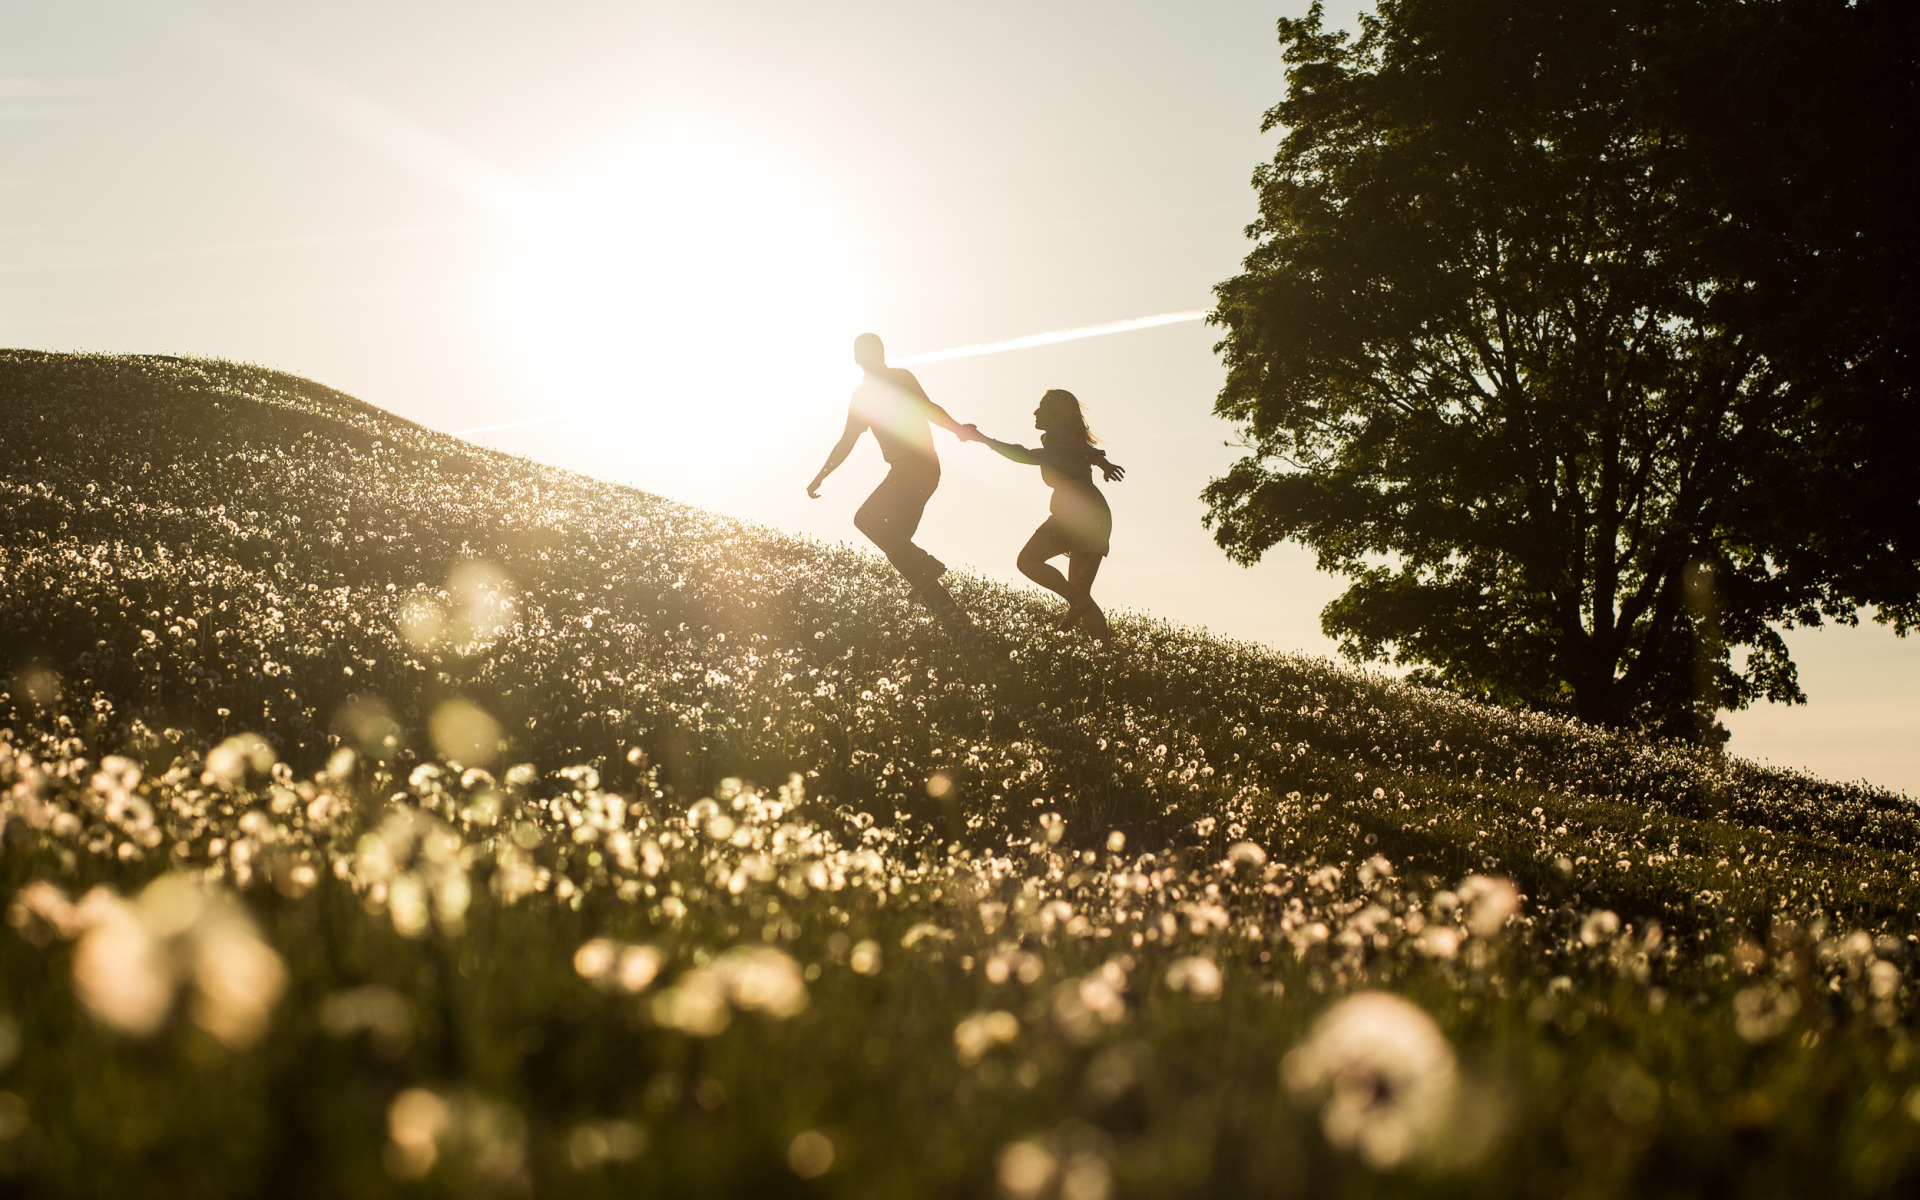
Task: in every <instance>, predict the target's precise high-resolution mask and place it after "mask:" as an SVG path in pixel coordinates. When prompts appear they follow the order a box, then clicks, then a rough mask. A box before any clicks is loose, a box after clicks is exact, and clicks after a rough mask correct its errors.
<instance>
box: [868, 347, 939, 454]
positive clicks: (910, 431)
mask: <svg viewBox="0 0 1920 1200" xmlns="http://www.w3.org/2000/svg"><path fill="white" fill-rule="evenodd" d="M851 412H852V414H853V416H855V417H857V418H859V419H860V420H862V421H865V422H866V424H867V428H869V429H871V430H873V440H874V441H876V442H879V443H880V455H881V457H883V458H885V459H886V460H887V463H888V465H889V466H894V467H908V468H920V469H928V468H931V469H933V470H936V471H937V470H939V469H940V456H939V455H938V454H936V453H935V452H934V448H933V426H932V425H931V424H930V421H931V419H932V416H933V401H931V400H929V399H928V398H927V394H926V392H924V391H922V390H921V388H920V381H919V380H917V379H915V378H914V377H913V372H911V371H908V370H906V369H905V368H903V367H882V368H881V369H879V370H877V371H868V372H867V377H866V378H865V379H864V380H862V381H861V383H860V386H859V387H857V388H855V389H854V390H853V405H852V408H851Z"/></svg>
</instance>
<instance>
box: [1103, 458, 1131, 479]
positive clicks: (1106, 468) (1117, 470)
mask: <svg viewBox="0 0 1920 1200" xmlns="http://www.w3.org/2000/svg"><path fill="white" fill-rule="evenodd" d="M1100 474H1102V475H1104V476H1106V480H1107V482H1108V483H1119V482H1120V481H1121V480H1122V479H1125V478H1126V477H1127V469H1126V468H1125V467H1123V466H1121V465H1119V464H1118V463H1110V462H1103V463H1101V464H1100Z"/></svg>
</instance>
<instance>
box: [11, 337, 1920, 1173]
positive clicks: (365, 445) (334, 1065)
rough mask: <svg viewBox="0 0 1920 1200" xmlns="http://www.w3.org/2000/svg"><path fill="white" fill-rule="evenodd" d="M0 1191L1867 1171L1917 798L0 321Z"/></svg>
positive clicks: (1893, 1054) (1897, 1007)
mask: <svg viewBox="0 0 1920 1200" xmlns="http://www.w3.org/2000/svg"><path fill="white" fill-rule="evenodd" d="M0 488H4V490H5V497H6V498H5V503H4V505H3V506H0V671H4V672H5V673H6V674H5V677H4V679H3V680H0V688H3V690H0V730H4V732H3V733H0V906H4V908H5V913H6V923H5V925H4V927H0V1172H4V1174H0V1188H4V1189H7V1190H21V1191H26V1192H31V1193H35V1194H49V1195H67V1194H76V1195H77V1194H89V1195H91V1194H105V1193H112V1194H115V1195H118V1196H143V1195H156V1196H157V1195H167V1196H173V1195H182V1194H192V1195H201V1196H217V1195H263V1194H273V1195H304V1194H311V1195H316V1196H319V1195H327V1196H333V1195H343V1194H347V1195H365V1196H376V1195H394V1196H402V1195H436V1194H446V1195H462V1196H467V1195H503V1196H523V1195H566V1196H574V1195H583V1196H592V1195H615V1194H621V1195H627V1194H635V1193H639V1194H662V1195H665V1194H690V1195H755V1196H759V1195H796V1196H811V1195H819V1196H828V1195H834V1196H874V1197H881V1196H887V1197H892V1196H903V1195H911V1196H994V1195H1004V1196H1012V1197H1035V1198H1037V1197H1058V1198H1060V1200H1103V1198H1106V1197H1124V1196H1164V1195H1204V1194H1219V1195H1235V1196H1322V1195H1329V1194H1332V1195H1353V1196H1373V1195H1443V1196H1445V1195H1461V1196H1466V1195H1472V1196H1476V1197H1484V1196H1548V1195H1551V1196H1562V1195H1573V1196H1616V1195H1617V1196H1645V1195H1674V1196H1683V1195H1700V1194H1715V1195H1752V1196H1801V1195H1806V1194H1808V1193H1809V1192H1811V1191H1813V1190H1815V1189H1819V1190H1821V1191H1822V1192H1825V1193H1829V1194H1837V1195H1903V1194H1911V1193H1912V1192H1913V1191H1915V1190H1916V1188H1920V1055H1916V1053H1915V1048H1914V1046H1913V1040H1914V1035H1915V1032H1916V1012H1917V1011H1920V940H1917V938H1916V935H1920V925H1917V924H1916V921H1915V918H1914V912H1915V902H1916V899H1920V857H1916V849H1920V810H1916V808H1915V805H1914V804H1913V802H1912V801H1911V800H1909V799H1908V798H1906V797H1904V796H1900V795H1894V794H1889V793H1886V792H1881V791H1876V790H1873V789H1871V788H1868V787H1865V786H1860V785H1839V784H1833V783H1828V782H1824V781H1820V780H1816V779H1812V778H1808V777H1804V776H1800V775H1795V774H1791V773H1783V772H1778V771H1771V770H1762V769H1759V768H1756V767H1754V766H1752V765H1750V764H1746V763H1742V762H1740V761H1738V760H1734V759H1726V758H1721V757H1718V756H1715V755H1712V754H1709V753H1707V752H1704V751H1699V750H1695V749H1689V748H1685V747H1676V746H1671V745H1649V744H1644V743H1639V742H1635V741H1632V740H1630V739H1626V738H1622V737H1619V736H1616V735H1612V734H1606V733H1601V732H1598V731H1595V730H1592V729H1588V728H1584V727H1581V726H1578V725H1575V724H1573V723H1570V722H1567V721H1564V720H1561V719H1558V718H1551V717H1546V716H1541V715H1538V714H1514V713H1507V712H1502V711H1499V710H1495V709H1489V708H1485V707H1482V706H1478V705H1475V704H1472V703H1469V702H1467V701H1463V700H1461V699H1458V698H1456V697H1451V696H1448V695H1445V694H1442V693H1439V692H1434V691H1428V690H1421V689H1417V688H1412V687H1408V686H1403V685H1401V684H1398V683H1395V682H1393V681H1390V680H1386V679H1383V678H1379V677H1376V676H1370V675H1367V674H1364V673H1359V672H1354V671H1351V670H1348V669H1346V668H1343V667H1339V666H1336V665H1334V664H1330V663H1328V662H1325V661H1323V660H1318V659H1311V658H1306V657H1297V656H1287V655H1282V654H1276V653H1273V652H1271V651H1268V650H1264V649H1261V648H1258V647H1251V646H1245V645H1238V644H1233V643H1229V642H1223V641H1219V640H1216V639H1211V638H1208V637H1205V636H1202V635H1199V634H1196V633H1194V632H1191V631H1187V630H1183V629H1180V628H1177V627H1173V626H1169V625H1166V624H1164V623H1160V622H1155V621H1152V620H1149V619H1145V618H1142V617H1126V616H1124V615H1121V616H1118V617H1117V619H1116V621H1115V627H1116V630H1117V634H1118V637H1117V644H1116V645H1115V646H1113V647H1110V648H1105V649H1103V648H1100V647H1098V646H1096V645H1094V644H1092V643H1090V642H1088V641H1086V640H1084V639H1081V638H1077V637H1073V636H1067V635H1058V634H1054V633H1052V632H1051V631H1050V630H1049V628H1048V623H1047V622H1046V620H1045V619H1044V618H1045V616H1046V614H1047V612H1048V610H1047V608H1046V607H1045V606H1044V605H1043V604H1041V602H1039V601H1038V600H1036V599H1035V598H1033V597H1031V596H1029V595H1027V594H1024V593H1020V592H1016V591H1013V590H1010V589H1006V588H1002V587H999V586H997V585H990V584H987V583H984V582H981V581H978V580H971V579H967V578H960V579H958V580H955V581H953V584H952V586H953V591H954V593H955V596H956V599H958V600H959V602H960V603H961V605H962V606H963V607H965V608H966V609H967V610H968V611H969V612H970V613H972V614H973V616H974V619H975V621H976V624H977V625H978V626H979V627H980V629H981V633H980V634H979V636H978V637H976V638H969V639H966V640H964V641H962V640H956V639H955V638H954V637H952V636H950V635H949V634H948V633H947V632H945V631H944V630H943V629H942V628H941V627H940V626H939V625H938V624H937V623H936V622H935V621H934V620H933V619H932V617H931V616H930V615H929V614H928V613H927V612H926V611H925V610H924V609H919V608H916V607H914V606H913V605H912V604H911V603H910V601H909V600H908V597H907V594H906V589H905V587H904V586H903V585H902V584H900V583H899V581H898V579H897V578H896V577H895V576H894V575H893V574H892V573H891V571H890V569H889V568H888V567H887V566H886V565H885V563H884V562H883V561H882V560H880V559H878V558H877V557H875V556H872V555H868V554H865V553H860V552H857V551H854V550H851V549H847V548H834V547H823V546H820V545H817V544H814V543H810V542H806V541H802V540H798V539H793V538H788V537H784V536H782V535H778V534H774V533H770V532H767V531H764V530H758V529H755V528H752V527H749V526H744V525H741V524H738V523H735V522H732V521H728V520H725V519H722V518H719V517H715V516H713V515H710V514H706V513H702V512H699V511H697V510H693V509H689V508H686V507H683V506H680V505H676V504H673V503H671V502H668V501H665V500H661V499H657V498H654V497H650V496H647V495H644V494H642V493H638V492H635V491H631V490H628V489H623V488H618V487H613V486H611V485H605V484H600V483H597V482H595V481H592V480H588V479H584V478H581V477H578V476H573V475H569V474H567V473H565V472H561V471H557V470H552V469H548V468H543V467H539V466H537V465H534V464H530V463H527V462H525V461H522V460H517V459H513V458H510V457H507V456H504V455H500V454H496V453H493V452H490V451H486V450H482V449H479V448H476V447H473V446H470V445H467V444H464V443H461V442H458V441H456V440H454V439H452V438H449V437H446V436H443V435H439V434H435V433H432V432H430V431H426V430H423V429H420V428H418V427H416V426H413V425H410V424H408V423H406V422H404V421H400V420H398V419H396V418H393V417H391V416H389V415H387V414H384V413H382V412H380V411H378V410H376V409H372V408H370V407H368V406H365V405H363V404H360V403H358V402H357V401H354V400H352V399H350V398H348V397H345V396H342V395H340V394H338V393H334V392H330V391H328V390H327V389H325V388H322V387H319V386H317V385H314V384H311V383H308V382H306V381H302V380H297V379H294V378H291V377H289V376H285V375H280V374H276V373H274V372H269V371H265V370H261V369H257V368H251V367H244V366H236V365H233V364H226V363H215V362H199V361H182V360H174V359H162V358H127V357H107V356H61V355H47V354H38V353H30V352H24V351H9V352H0Z"/></svg>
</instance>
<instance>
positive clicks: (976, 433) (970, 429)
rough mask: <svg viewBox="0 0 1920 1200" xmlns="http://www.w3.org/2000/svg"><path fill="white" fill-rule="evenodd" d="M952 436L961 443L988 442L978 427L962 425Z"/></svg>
mask: <svg viewBox="0 0 1920 1200" xmlns="http://www.w3.org/2000/svg"><path fill="white" fill-rule="evenodd" d="M953 436H955V437H957V438H959V439H960V440H961V441H963V442H984V441H987V440H989V439H988V438H987V435H986V434H984V433H981V432H980V427H979V426H978V425H962V426H960V428H958V429H956V430H954V431H953Z"/></svg>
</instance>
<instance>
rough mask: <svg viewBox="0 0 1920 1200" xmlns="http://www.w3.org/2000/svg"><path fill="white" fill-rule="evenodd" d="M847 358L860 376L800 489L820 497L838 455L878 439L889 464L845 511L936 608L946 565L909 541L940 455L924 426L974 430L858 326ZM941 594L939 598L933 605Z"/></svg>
mask: <svg viewBox="0 0 1920 1200" xmlns="http://www.w3.org/2000/svg"><path fill="white" fill-rule="evenodd" d="M853 361H854V362H856V363H858V364H860V369H861V370H862V371H864V372H866V377H865V378H864V379H862V380H861V381H860V386H859V387H857V388H855V389H854V392H853V402H852V403H851V404H850V405H849V406H848V408H847V427H846V430H845V431H844V432H843V433H841V435H840V440H839V441H838V442H836V443H835V444H834V447H833V449H832V450H831V451H830V452H828V454H827V461H826V462H825V463H824V464H823V465H822V466H821V468H820V473H819V474H818V475H815V476H814V477H813V482H812V483H810V484H808V485H807V495H808V496H809V497H811V498H812V499H815V500H818V499H819V498H820V485H821V484H822V483H824V482H825V481H826V478H827V476H829V475H831V474H833V472H834V470H835V468H837V467H839V465H840V464H841V463H843V462H845V461H846V458H847V455H848V454H850V453H852V451H853V446H854V443H855V442H857V441H859V440H860V435H861V434H862V433H865V432H866V431H867V430H869V429H871V430H872V431H873V440H874V441H876V442H878V443H880V454H881V457H883V458H885V459H886V460H887V466H888V467H889V468H891V469H890V470H888V472H887V477H886V478H885V479H883V480H881V481H880V486H879V487H877V488H875V489H873V495H871V496H868V497H867V502H866V503H865V504H862V505H861V506H860V509H859V511H858V512H856V513H854V514H853V524H854V527H855V528H856V529H858V530H859V531H860V532H861V533H864V534H866V535H867V537H868V538H869V539H871V540H872V542H873V544H874V545H876V546H878V547H880V551H881V553H883V554H885V555H886V556H887V561H888V562H891V563H892V564H893V565H894V569H896V570H898V571H899V572H900V574H902V575H904V576H906V579H907V582H908V583H909V584H911V585H912V586H913V589H914V591H915V592H917V593H919V594H920V595H921V596H922V597H923V598H925V599H926V600H927V601H928V602H929V603H930V604H934V605H935V606H936V607H943V608H944V607H947V606H951V605H952V603H953V600H952V598H951V597H949V596H947V594H946V589H945V588H943V587H941V586H940V584H939V579H940V576H942V575H944V574H946V570H947V568H946V565H945V564H943V563H942V562H941V561H940V560H939V559H937V558H935V557H934V556H933V555H931V554H928V553H927V552H926V551H925V550H922V549H921V548H920V547H918V546H916V545H914V544H913V535H914V531H915V530H917V529H919V528H920V517H921V514H922V513H924V512H925V511H926V507H927V501H928V500H929V499H931V498H932V496H933V491H934V489H935V488H937V487H939V486H940V456H939V455H938V454H936V453H935V452H934V449H933V429H932V426H933V425H938V426H940V428H942V429H945V430H946V431H948V432H949V433H952V434H953V435H955V436H956V437H959V438H960V439H962V440H963V441H964V440H970V439H971V438H975V437H978V436H979V435H980V431H979V430H978V429H975V428H974V427H973V426H971V425H962V424H960V423H959V422H958V421H956V420H954V419H953V418H952V417H951V416H949V415H947V410H946V409H944V408H941V407H940V406H939V405H938V404H935V403H934V402H933V401H932V400H930V399H928V398H927V393H926V391H925V390H924V389H923V388H921V386H920V381H919V380H918V379H915V378H914V377H913V372H911V371H908V370H905V369H904V368H901V367H889V366H888V365H887V353H886V349H885V347H883V346H882V345H881V344H880V339H879V337H878V336H877V335H875V334H871V333H863V334H861V335H860V336H859V337H857V338H855V339H854V340H853ZM942 600H944V601H945V605H941V604H940V601H942Z"/></svg>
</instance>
